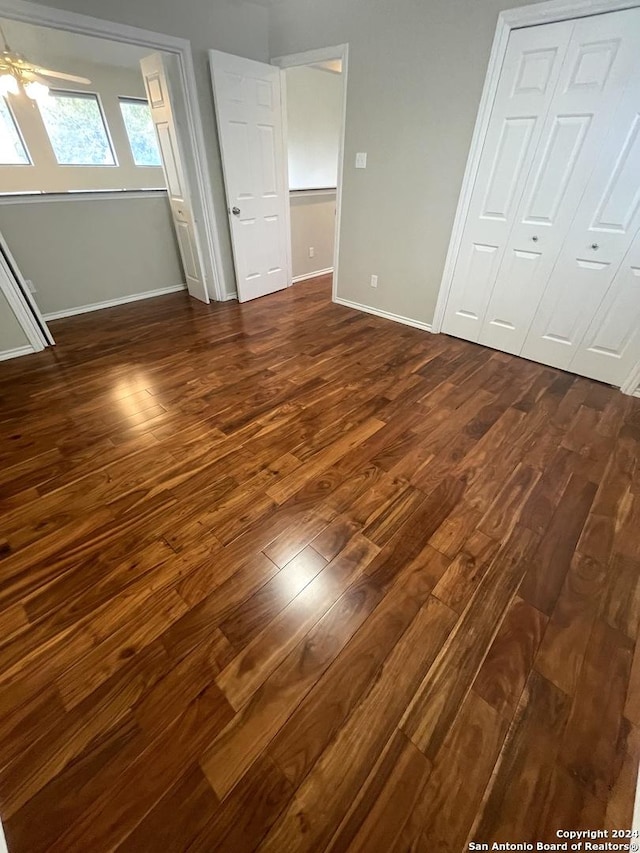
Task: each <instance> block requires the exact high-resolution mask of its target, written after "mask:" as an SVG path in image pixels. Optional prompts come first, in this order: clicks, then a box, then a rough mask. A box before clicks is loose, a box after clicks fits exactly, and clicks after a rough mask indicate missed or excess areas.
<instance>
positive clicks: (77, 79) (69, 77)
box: [33, 66, 91, 86]
mask: <svg viewBox="0 0 640 853" xmlns="http://www.w3.org/2000/svg"><path fill="white" fill-rule="evenodd" d="M33 70H34V71H35V73H36V74H42V75H43V76H45V77H55V78H56V79H58V80H69V82H71V83H82V84H84V85H85V86H88V85H89V83H91V80H89V78H88V77H78V76H77V75H75V74H65V73H64V71H52V70H51V69H50V68H40V67H39V66H34V68H33Z"/></svg>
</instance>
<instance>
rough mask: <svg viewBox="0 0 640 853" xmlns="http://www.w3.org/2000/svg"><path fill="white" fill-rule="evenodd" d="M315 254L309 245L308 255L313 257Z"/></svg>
mask: <svg viewBox="0 0 640 853" xmlns="http://www.w3.org/2000/svg"><path fill="white" fill-rule="evenodd" d="M315 256H316V250H315V249H314V247H313V246H309V257H310V258H315Z"/></svg>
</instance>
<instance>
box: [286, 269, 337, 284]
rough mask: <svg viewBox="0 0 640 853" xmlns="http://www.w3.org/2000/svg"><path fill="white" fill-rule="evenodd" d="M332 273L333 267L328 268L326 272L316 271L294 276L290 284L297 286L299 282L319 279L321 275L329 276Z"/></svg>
mask: <svg viewBox="0 0 640 853" xmlns="http://www.w3.org/2000/svg"><path fill="white" fill-rule="evenodd" d="M332 272H333V267H329V268H328V269H326V270H316V271H315V272H308V273H306V274H305V275H295V276H294V277H293V278H292V279H291V284H297V283H298V282H299V281H307V280H308V279H310V278H320V276H321V275H331V273H332Z"/></svg>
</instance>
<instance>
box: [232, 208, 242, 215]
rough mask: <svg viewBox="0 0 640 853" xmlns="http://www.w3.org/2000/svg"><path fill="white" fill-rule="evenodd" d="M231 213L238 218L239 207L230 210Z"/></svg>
mask: <svg viewBox="0 0 640 853" xmlns="http://www.w3.org/2000/svg"><path fill="white" fill-rule="evenodd" d="M231 213H233V215H234V216H240V208H239V207H233V208H231Z"/></svg>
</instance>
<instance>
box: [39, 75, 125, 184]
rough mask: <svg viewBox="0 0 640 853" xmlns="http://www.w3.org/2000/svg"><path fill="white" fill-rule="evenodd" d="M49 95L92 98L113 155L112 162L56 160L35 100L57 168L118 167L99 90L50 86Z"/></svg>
mask: <svg viewBox="0 0 640 853" xmlns="http://www.w3.org/2000/svg"><path fill="white" fill-rule="evenodd" d="M49 95H50V96H51V95H54V96H55V95H62V96H63V97H65V96H71V97H79V98H80V99H83V98H94V99H95V102H96V104H97V106H98V112H99V114H100V118H101V119H102V127H103V128H104V132H105V136H106V138H107V144H108V146H109V150H110V151H111V156H112V157H113V163H60V161H59V160H58V156H57V154H56V150H55V148H54V146H53V142H52V141H51V135H50V133H49V129H48V127H47V123H46V121H45V119H44V116H43V115H42V111H41V109H40V104H38V103H37V102H36V105H37V107H38V113H39V115H40V119H41V121H42V124H43V126H44V131H45V133H46V135H47V141H48V143H49V145H50V146H51V151H52V152H53V157H54V159H55V161H56V166H58V168H60V169H87V168H89V169H113V168H118V167H119V166H120V162H119V161H118V154H117V151H116V146H115V145H114V143H113V137H112V136H111V130H110V128H109V123H108V122H107V117H106V115H105V112H104V107H103V105H102V98H101V97H100V93H99V92H89V91H86V90H80V89H58V88H56V89H53V88H51V89H49Z"/></svg>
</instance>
